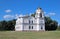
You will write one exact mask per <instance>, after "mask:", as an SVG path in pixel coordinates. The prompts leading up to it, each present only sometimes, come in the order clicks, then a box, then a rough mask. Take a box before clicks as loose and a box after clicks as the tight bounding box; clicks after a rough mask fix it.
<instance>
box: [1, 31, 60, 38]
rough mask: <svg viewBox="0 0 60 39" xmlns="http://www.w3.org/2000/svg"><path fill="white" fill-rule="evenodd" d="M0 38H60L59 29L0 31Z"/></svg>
mask: <svg viewBox="0 0 60 39" xmlns="http://www.w3.org/2000/svg"><path fill="white" fill-rule="evenodd" d="M0 39H60V31H45V32H16V31H0Z"/></svg>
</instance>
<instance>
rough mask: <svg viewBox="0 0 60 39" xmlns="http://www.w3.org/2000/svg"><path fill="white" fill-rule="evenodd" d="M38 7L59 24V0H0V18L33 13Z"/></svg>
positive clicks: (9, 18) (12, 17)
mask: <svg viewBox="0 0 60 39" xmlns="http://www.w3.org/2000/svg"><path fill="white" fill-rule="evenodd" d="M38 7H41V8H42V9H43V10H44V12H45V16H50V17H51V18H52V19H53V20H56V21H58V23H59V24H60V0H0V20H11V19H14V18H16V16H18V15H19V14H23V15H26V14H30V13H34V12H35V11H36V9H37V8H38Z"/></svg>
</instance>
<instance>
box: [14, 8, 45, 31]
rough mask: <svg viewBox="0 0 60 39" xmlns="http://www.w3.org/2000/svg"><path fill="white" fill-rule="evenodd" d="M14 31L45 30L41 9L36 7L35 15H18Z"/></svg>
mask: <svg viewBox="0 0 60 39" xmlns="http://www.w3.org/2000/svg"><path fill="white" fill-rule="evenodd" d="M15 31H45V21H44V12H43V10H42V9H41V8H37V10H36V11H35V17H33V16H27V15H25V16H23V15H20V16H19V17H18V18H17V20H16V25H15Z"/></svg>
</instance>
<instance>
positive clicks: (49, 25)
mask: <svg viewBox="0 0 60 39" xmlns="http://www.w3.org/2000/svg"><path fill="white" fill-rule="evenodd" d="M57 27H58V22H57V21H55V20H52V19H51V18H50V17H45V29H46V30H56V29H57Z"/></svg>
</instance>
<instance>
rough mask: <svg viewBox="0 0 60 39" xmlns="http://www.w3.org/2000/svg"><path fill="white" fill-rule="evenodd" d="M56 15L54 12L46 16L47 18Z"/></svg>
mask: <svg viewBox="0 0 60 39" xmlns="http://www.w3.org/2000/svg"><path fill="white" fill-rule="evenodd" d="M55 15H56V13H52V12H50V13H48V14H45V16H48V17H49V16H55Z"/></svg>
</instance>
